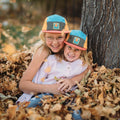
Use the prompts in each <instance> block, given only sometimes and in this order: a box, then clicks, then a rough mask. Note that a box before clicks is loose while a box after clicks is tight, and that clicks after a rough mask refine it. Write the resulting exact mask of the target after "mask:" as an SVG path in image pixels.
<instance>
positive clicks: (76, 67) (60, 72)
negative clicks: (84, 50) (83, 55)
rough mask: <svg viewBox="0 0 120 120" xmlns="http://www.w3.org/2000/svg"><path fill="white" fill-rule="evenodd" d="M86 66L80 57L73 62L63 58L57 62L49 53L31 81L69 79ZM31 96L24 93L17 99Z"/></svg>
mask: <svg viewBox="0 0 120 120" xmlns="http://www.w3.org/2000/svg"><path fill="white" fill-rule="evenodd" d="M86 68H87V65H83V64H82V60H81V59H77V60H75V61H73V62H67V61H65V60H62V61H60V62H59V61H58V60H57V59H56V56H55V55H49V56H48V58H47V59H46V60H45V62H44V63H43V65H42V66H41V68H40V69H39V70H38V72H37V73H36V75H35V77H34V79H33V82H34V83H37V84H53V83H56V79H60V78H68V79H69V78H72V77H74V76H75V75H79V74H80V73H82V72H83V71H85V70H86ZM31 97H32V95H29V94H26V93H24V94H23V95H22V96H21V97H20V98H19V99H18V101H20V102H23V101H28V100H29V99H30V98H31Z"/></svg>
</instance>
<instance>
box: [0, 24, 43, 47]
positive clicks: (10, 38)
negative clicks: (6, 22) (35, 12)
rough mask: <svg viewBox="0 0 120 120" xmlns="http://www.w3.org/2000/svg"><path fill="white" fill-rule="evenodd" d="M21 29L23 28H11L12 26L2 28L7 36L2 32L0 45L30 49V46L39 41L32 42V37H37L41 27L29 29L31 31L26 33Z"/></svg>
mask: <svg viewBox="0 0 120 120" xmlns="http://www.w3.org/2000/svg"><path fill="white" fill-rule="evenodd" d="M22 27H23V26H13V25H10V26H6V27H3V31H4V32H5V33H6V34H7V35H6V34H4V33H3V32H2V34H1V42H2V44H4V43H7V44H9V43H13V44H14V45H15V46H16V48H17V49H20V48H21V47H22V46H23V45H26V46H27V47H30V46H31V45H32V44H34V43H35V42H37V40H39V39H37V40H36V39H35V40H34V37H37V36H38V35H39V32H40V30H41V26H36V27H32V28H31V27H30V28H31V30H30V31H28V32H22ZM32 39H33V40H32ZM30 40H31V42H30ZM2 44H0V48H2Z"/></svg>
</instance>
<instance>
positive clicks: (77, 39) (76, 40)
mask: <svg viewBox="0 0 120 120" xmlns="http://www.w3.org/2000/svg"><path fill="white" fill-rule="evenodd" d="M79 42H80V38H78V37H74V39H73V43H74V44H76V45H78V44H79Z"/></svg>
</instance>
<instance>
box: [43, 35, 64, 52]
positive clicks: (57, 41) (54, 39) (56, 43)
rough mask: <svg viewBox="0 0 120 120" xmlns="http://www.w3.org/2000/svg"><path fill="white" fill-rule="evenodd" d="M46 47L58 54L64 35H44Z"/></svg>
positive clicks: (62, 44)
mask: <svg viewBox="0 0 120 120" xmlns="http://www.w3.org/2000/svg"><path fill="white" fill-rule="evenodd" d="M45 40H46V45H47V46H48V47H49V48H50V49H51V51H52V52H54V53H57V52H59V51H60V50H61V49H62V48H63V46H64V40H65V34H63V35H62V34H60V33H46V34H45Z"/></svg>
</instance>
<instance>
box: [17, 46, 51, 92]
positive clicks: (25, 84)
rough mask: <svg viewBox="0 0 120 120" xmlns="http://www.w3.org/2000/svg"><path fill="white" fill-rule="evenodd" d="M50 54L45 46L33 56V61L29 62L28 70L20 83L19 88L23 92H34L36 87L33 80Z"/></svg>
mask: <svg viewBox="0 0 120 120" xmlns="http://www.w3.org/2000/svg"><path fill="white" fill-rule="evenodd" d="M48 55H49V52H48V51H47V50H46V49H45V48H39V49H38V50H37V51H36V53H35V54H34V56H33V59H32V61H31V63H30V64H29V66H28V68H27V70H26V71H25V72H24V73H23V76H22V78H21V80H20V83H19V88H20V89H21V90H22V91H23V92H27V93H31V92H34V89H35V88H34V87H36V86H35V85H34V84H33V82H32V80H33V78H34V76H35V75H36V73H37V71H38V69H39V68H40V66H41V64H42V63H43V61H44V60H45V59H46V57H47V56H48Z"/></svg>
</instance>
